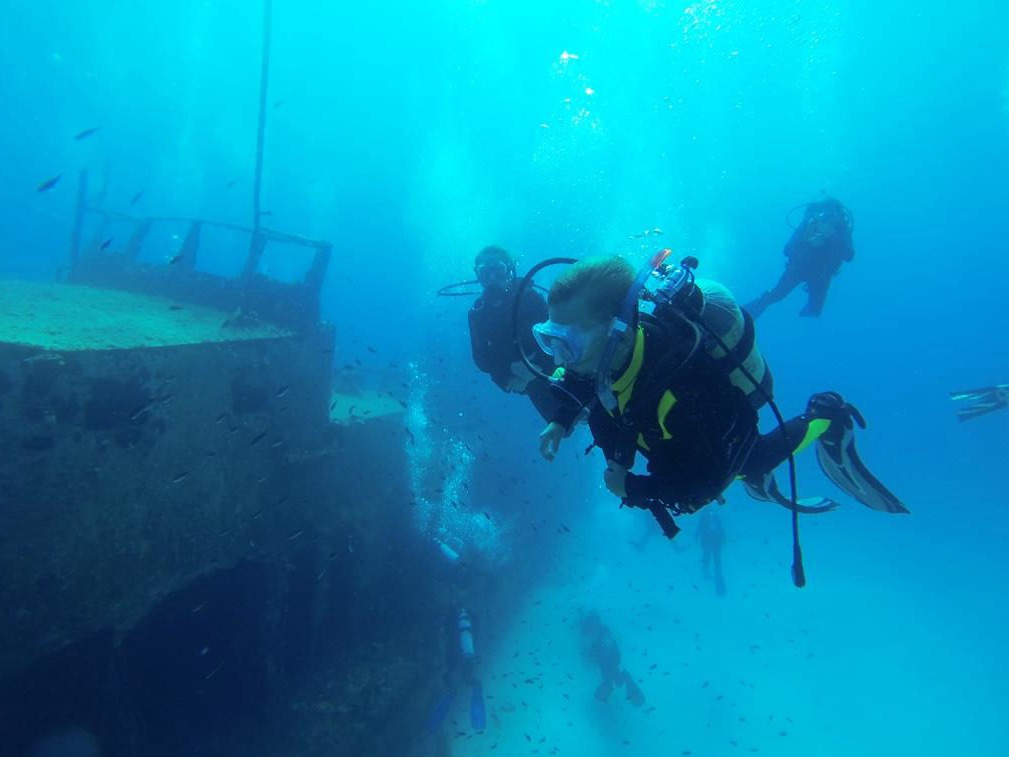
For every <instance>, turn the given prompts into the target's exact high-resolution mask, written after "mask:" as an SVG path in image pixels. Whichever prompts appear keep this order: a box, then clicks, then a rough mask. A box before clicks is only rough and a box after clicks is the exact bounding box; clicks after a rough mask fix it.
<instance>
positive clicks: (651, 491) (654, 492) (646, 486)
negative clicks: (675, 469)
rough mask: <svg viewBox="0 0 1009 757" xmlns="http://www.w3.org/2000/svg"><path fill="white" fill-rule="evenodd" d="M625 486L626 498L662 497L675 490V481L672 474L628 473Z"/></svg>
mask: <svg viewBox="0 0 1009 757" xmlns="http://www.w3.org/2000/svg"><path fill="white" fill-rule="evenodd" d="M625 486H626V488H627V497H628V499H662V498H663V496H664V495H666V496H668V494H669V492H670V491H675V486H676V481H675V480H674V478H673V477H672V476H655V475H648V476H642V475H639V474H637V473H628V474H627V481H626V483H625Z"/></svg>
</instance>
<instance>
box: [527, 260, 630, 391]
mask: <svg viewBox="0 0 1009 757" xmlns="http://www.w3.org/2000/svg"><path fill="white" fill-rule="evenodd" d="M633 283H634V269H633V268H632V267H631V265H630V264H629V263H628V262H627V261H626V260H624V259H623V258H620V257H616V256H611V257H595V258H586V259H585V260H580V261H578V262H577V263H575V264H574V265H572V266H571V267H570V268H568V269H567V270H566V271H564V273H562V274H561V275H560V276H559V277H558V278H557V280H556V281H555V282H554V284H553V286H552V287H550V294H549V296H548V297H547V304H548V306H549V316H550V320H548V321H547V322H546V323H540V324H537V325H536V326H534V327H533V335H534V336H535V337H536V342H537V343H538V344H539V346H540V349H542V350H543V351H544V352H546V353H547V354H548V355H551V356H552V357H553V358H554V362H555V363H556V364H557V365H563V366H564V367H565V369H566V370H569V371H573V372H574V373H576V374H579V375H582V376H593V375H595V374H596V372H597V371H598V370H599V369H600V368H601V367H603V368H605V367H607V366H600V365H599V361H600V359H601V358H602V355H603V351H604V350H605V348H606V340H607V336H608V334H609V329H610V324H611V323H612V322H613V319H614V318H615V317H616V316H617V315H618V314H619V312H620V307H621V305H622V304H623V301H624V298H625V297H626V296H627V292H628V290H629V289H630V288H631V285H632V284H633Z"/></svg>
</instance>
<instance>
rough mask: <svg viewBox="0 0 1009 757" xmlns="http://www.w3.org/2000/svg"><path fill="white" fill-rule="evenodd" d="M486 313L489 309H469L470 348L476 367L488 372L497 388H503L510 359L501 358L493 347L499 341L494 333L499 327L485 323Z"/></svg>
mask: <svg viewBox="0 0 1009 757" xmlns="http://www.w3.org/2000/svg"><path fill="white" fill-rule="evenodd" d="M488 314H490V311H489V310H487V309H483V310H476V309H473V310H470V311H469V340H470V349H471V350H472V352H473V362H474V363H476V367H477V368H479V369H480V370H481V371H482V372H483V373H486V374H488V375H489V376H490V377H491V379H492V380H493V381H494V383H495V384H497V385H498V387H499V388H501V389H504V388H505V387H506V386H507V385H508V379H509V378H510V377H511V374H510V372H509V368H510V366H511V361H510V360H508V359H507V356H505V359H504V360H502V356H501V355H500V354H498V353H497V351H496V349H495V343H496V342H500V341H501V337H500V335H499V334H498V333H496V332H497V331H500V328H497V329H494V324H487V323H486V320H487V318H488ZM492 329H493V331H492Z"/></svg>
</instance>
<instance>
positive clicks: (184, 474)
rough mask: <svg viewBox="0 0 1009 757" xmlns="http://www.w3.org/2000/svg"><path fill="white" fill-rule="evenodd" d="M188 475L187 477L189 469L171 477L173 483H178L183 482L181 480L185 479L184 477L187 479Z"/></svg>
mask: <svg viewBox="0 0 1009 757" xmlns="http://www.w3.org/2000/svg"><path fill="white" fill-rule="evenodd" d="M188 477H189V471H186V472H185V473H180V474H179V475H177V476H176V477H175V478H173V479H172V483H173V484H179V483H182V482H183V481H185V480H186V479H187V478H188Z"/></svg>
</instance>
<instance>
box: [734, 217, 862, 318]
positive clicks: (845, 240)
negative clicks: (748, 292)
mask: <svg viewBox="0 0 1009 757" xmlns="http://www.w3.org/2000/svg"><path fill="white" fill-rule="evenodd" d="M852 228H853V225H852V219H851V213H850V212H849V211H848V209H847V208H846V207H844V205H842V204H841V203H840V202H839V201H837V200H835V199H833V198H832V197H828V198H826V199H824V200H823V201H821V202H811V203H809V205H807V206H806V211H805V213H804V214H803V216H802V221H801V222H800V223H799V225H798V227H797V228H796V229H795V231H794V232H793V233H792V236H791V238H790V239H789V240H788V243H787V244H786V245H785V250H784V252H785V257H786V258H788V262H787V263H786V264H785V272H784V273H783V274H781V278H780V279H779V280H778V283H777V284H775V285H774V288H773V289H769V290H767V291H766V292H764V293H763V294H762V295H760V297H758V298H757V299H755V300H753V302H750V303H749V304H748V305H746V310H747V311H749V313H750V315H751V316H753V317H754V318H757V317H759V316H760V315H761V313H763V312H764V310H766V309H767V307H768V306H769V305H773V304H774V303H775V302H779V301H781V300H783V299H785V297H787V296H788V295H789V294H791V292H792V290H793V289H795V288H796V287H797V286H798V285H799V284H805V285H806V290H807V291H808V292H809V300H808V301H807V302H806V307H804V308H803V309H802V311H801V312H800V313H799V315H805V316H812V317H813V318H816V317H818V316H819V315H820V313H822V312H823V304H824V301H825V300H826V299H827V289H828V288H829V287H830V280H831V279H832V278H834V276H836V275H837V273H838V271H839V270H840V269H841V264H842V263H850V262H851V261H852V260H853V259H854V258H855V248H854V246H853V245H852V241H851V232H852Z"/></svg>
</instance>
